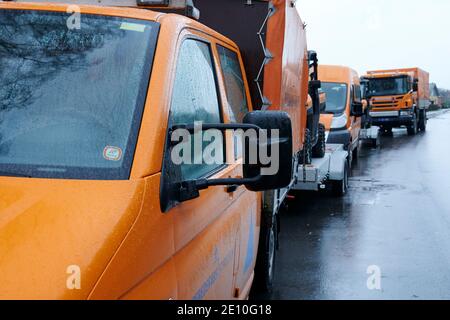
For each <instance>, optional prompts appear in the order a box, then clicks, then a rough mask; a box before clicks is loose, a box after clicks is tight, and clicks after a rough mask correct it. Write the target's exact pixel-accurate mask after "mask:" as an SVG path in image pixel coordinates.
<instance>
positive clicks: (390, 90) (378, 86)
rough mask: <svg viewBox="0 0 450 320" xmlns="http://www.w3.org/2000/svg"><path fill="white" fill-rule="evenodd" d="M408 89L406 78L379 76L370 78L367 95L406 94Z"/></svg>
mask: <svg viewBox="0 0 450 320" xmlns="http://www.w3.org/2000/svg"><path fill="white" fill-rule="evenodd" d="M408 91H409V88H408V78H407V77H399V78H380V79H370V80H369V88H368V91H367V95H368V96H370V97H373V96H391V95H401V94H406V93H407V92H408Z"/></svg>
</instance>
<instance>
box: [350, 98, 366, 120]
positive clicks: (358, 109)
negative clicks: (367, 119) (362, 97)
mask: <svg viewBox="0 0 450 320" xmlns="http://www.w3.org/2000/svg"><path fill="white" fill-rule="evenodd" d="M350 115H351V116H352V117H362V116H363V115H364V107H363V103H362V102H353V104H352V110H351V113H350Z"/></svg>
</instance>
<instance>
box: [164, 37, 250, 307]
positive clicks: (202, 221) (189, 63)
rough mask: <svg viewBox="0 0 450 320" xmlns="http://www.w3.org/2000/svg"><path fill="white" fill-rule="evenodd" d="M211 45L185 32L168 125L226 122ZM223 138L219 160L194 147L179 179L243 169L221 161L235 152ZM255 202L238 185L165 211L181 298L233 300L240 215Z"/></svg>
mask: <svg viewBox="0 0 450 320" xmlns="http://www.w3.org/2000/svg"><path fill="white" fill-rule="evenodd" d="M213 41H214V39H211V38H209V37H207V36H205V35H201V36H200V35H199V34H186V35H185V37H184V39H183V40H182V41H181V44H180V47H179V53H178V60H177V63H176V71H175V72H176V74H175V80H174V85H173V93H172V101H171V116H170V117H171V125H180V124H192V123H194V122H201V123H220V122H224V113H223V109H222V107H221V99H220V97H221V94H220V93H221V91H220V89H219V86H218V80H217V72H218V70H217V68H216V66H217V59H216V58H215V56H214V54H213V50H212V45H213ZM224 136H225V138H224V139H222V141H219V143H218V145H219V146H220V151H219V153H221V155H222V160H221V161H216V162H214V163H211V162H210V161H208V163H209V164H206V163H207V161H206V160H207V159H205V158H206V157H205V154H204V150H205V146H206V145H207V143H206V142H204V143H202V148H196V147H194V146H192V148H191V150H192V154H191V157H190V158H191V160H192V162H191V163H182V164H181V174H182V179H183V180H195V179H199V178H229V177H232V176H235V175H237V174H238V173H239V169H240V167H241V166H240V165H238V163H237V162H236V161H225V160H230V158H229V155H230V154H232V153H233V152H232V147H231V146H232V143H231V140H232V139H231V138H230V136H229V135H224ZM194 138H197V139H198V138H199V135H198V134H197V136H195V135H191V140H194ZM201 138H202V134H200V139H201ZM203 138H205V135H203ZM215 156H218V155H217V154H216V155H215ZM215 158H216V160H217V158H220V157H215ZM198 159H200V160H201V161H200V162H199V161H198ZM227 162H228V163H227ZM245 197H247V198H246V199H245ZM255 198H256V195H255V194H252V193H250V192H245V193H244V192H243V188H242V187H241V188H237V189H235V188H227V187H223V186H219V187H211V188H209V189H207V190H203V191H201V193H200V197H199V198H197V199H195V200H191V201H188V202H186V203H182V204H181V205H179V206H178V207H176V208H174V209H172V210H171V211H170V212H169V213H168V214H172V215H174V216H173V218H174V228H175V230H174V238H175V239H174V240H175V252H176V254H175V257H174V262H175V269H176V274H177V284H178V298H179V299H230V298H233V297H234V296H235V283H234V268H235V264H236V262H235V260H236V251H237V249H238V248H239V241H240V239H241V237H240V224H241V213H242V212H245V211H247V210H252V209H251V207H250V205H251V202H252V201H253V200H255ZM243 201H244V202H245V205H244V202H243ZM254 202H256V200H255V201H254ZM255 211H256V209H255Z"/></svg>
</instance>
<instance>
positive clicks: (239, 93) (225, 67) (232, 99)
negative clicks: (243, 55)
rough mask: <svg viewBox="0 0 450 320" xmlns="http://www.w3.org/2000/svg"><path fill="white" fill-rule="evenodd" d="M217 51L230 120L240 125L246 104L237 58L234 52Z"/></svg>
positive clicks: (218, 47) (245, 110) (218, 48)
mask: <svg viewBox="0 0 450 320" xmlns="http://www.w3.org/2000/svg"><path fill="white" fill-rule="evenodd" d="M217 50H218V51H219V56H220V65H221V68H222V73H223V76H224V80H225V87H226V91H227V100H228V112H229V114H230V120H231V122H234V123H240V122H242V119H243V118H244V116H245V115H246V114H247V113H248V103H247V95H246V91H245V83H244V77H243V76H242V70H241V66H240V64H239V58H238V55H237V53H236V52H234V51H231V50H229V49H227V48H224V47H222V46H217Z"/></svg>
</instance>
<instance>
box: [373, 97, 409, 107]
mask: <svg viewBox="0 0 450 320" xmlns="http://www.w3.org/2000/svg"><path fill="white" fill-rule="evenodd" d="M402 100H403V96H401V97H394V98H390V99H387V98H373V99H372V107H374V108H397V107H399V104H400V102H401V101H402Z"/></svg>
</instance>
